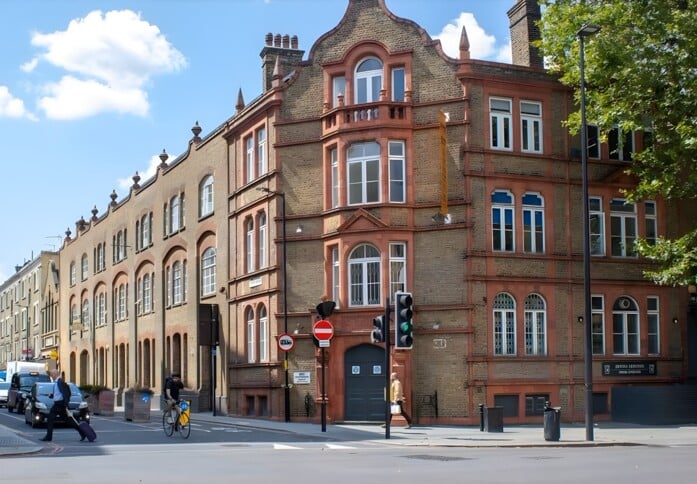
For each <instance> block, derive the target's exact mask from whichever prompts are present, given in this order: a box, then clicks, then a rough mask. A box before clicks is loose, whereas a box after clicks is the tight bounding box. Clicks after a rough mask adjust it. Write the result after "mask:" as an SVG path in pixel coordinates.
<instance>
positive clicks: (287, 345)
mask: <svg viewBox="0 0 697 484" xmlns="http://www.w3.org/2000/svg"><path fill="white" fill-rule="evenodd" d="M293 346H295V340H294V339H293V337H292V336H291V335H289V334H287V333H282V334H279V335H278V349H280V350H281V351H290V350H292V349H293Z"/></svg>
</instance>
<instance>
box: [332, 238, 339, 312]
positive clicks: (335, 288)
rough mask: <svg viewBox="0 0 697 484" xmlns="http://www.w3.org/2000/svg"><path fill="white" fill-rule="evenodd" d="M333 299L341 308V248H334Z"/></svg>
mask: <svg viewBox="0 0 697 484" xmlns="http://www.w3.org/2000/svg"><path fill="white" fill-rule="evenodd" d="M331 252H332V299H333V300H334V303H336V306H337V307H338V306H339V291H340V282H341V277H340V270H339V269H340V261H339V248H338V247H336V246H334V247H332V250H331Z"/></svg>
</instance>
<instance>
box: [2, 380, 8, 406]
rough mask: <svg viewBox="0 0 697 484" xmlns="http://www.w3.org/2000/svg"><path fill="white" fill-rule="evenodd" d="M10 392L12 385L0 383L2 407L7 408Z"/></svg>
mask: <svg viewBox="0 0 697 484" xmlns="http://www.w3.org/2000/svg"><path fill="white" fill-rule="evenodd" d="M9 390H10V384H9V383H7V382H0V407H3V406H5V407H7V392H8V391H9Z"/></svg>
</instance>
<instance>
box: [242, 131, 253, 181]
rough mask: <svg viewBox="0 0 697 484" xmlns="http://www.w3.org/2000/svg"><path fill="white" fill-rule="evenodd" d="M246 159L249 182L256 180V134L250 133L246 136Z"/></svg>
mask: <svg viewBox="0 0 697 484" xmlns="http://www.w3.org/2000/svg"><path fill="white" fill-rule="evenodd" d="M244 144H245V160H246V164H245V167H246V170H247V173H246V175H247V183H251V182H252V181H254V136H253V135H252V134H250V135H249V136H247V137H246V138H245V141H244Z"/></svg>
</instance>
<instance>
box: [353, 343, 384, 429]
mask: <svg viewBox="0 0 697 484" xmlns="http://www.w3.org/2000/svg"><path fill="white" fill-rule="evenodd" d="M386 371H387V368H385V350H384V349H383V348H380V347H379V346H373V345H369V344H364V345H359V346H356V347H354V348H351V349H350V350H348V351H346V354H345V355H344V373H345V375H344V381H345V382H346V393H345V395H346V397H345V398H346V401H345V402H344V408H345V409H346V411H345V417H344V418H345V420H354V421H367V420H375V421H382V420H385V400H384V398H385V397H384V388H385V372H386Z"/></svg>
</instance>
